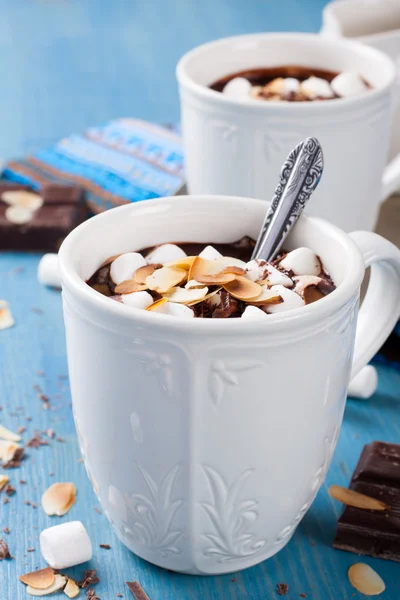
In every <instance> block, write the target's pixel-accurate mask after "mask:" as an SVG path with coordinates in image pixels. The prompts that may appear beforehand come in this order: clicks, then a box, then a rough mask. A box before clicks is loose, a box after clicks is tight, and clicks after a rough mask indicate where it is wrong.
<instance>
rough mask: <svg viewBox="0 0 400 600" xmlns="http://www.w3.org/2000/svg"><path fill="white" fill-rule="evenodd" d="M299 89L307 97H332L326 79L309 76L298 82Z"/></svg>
mask: <svg viewBox="0 0 400 600" xmlns="http://www.w3.org/2000/svg"><path fill="white" fill-rule="evenodd" d="M300 90H301V91H302V92H303V93H304V94H305V95H306V96H308V97H309V98H332V97H333V96H334V93H333V91H332V88H331V86H330V84H329V83H328V82H327V81H326V79H321V77H314V76H311V77H309V79H305V80H304V81H302V82H301V84H300Z"/></svg>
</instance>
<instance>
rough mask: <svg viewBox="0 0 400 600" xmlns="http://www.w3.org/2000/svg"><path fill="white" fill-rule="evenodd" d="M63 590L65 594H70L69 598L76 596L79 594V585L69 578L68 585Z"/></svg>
mask: <svg viewBox="0 0 400 600" xmlns="http://www.w3.org/2000/svg"><path fill="white" fill-rule="evenodd" d="M63 591H64V594H66V595H67V596H68V598H76V597H77V595H78V594H79V587H78V585H77V584H76V583H75V581H74V580H73V579H70V578H68V581H67V585H66V586H65V588H64V590H63Z"/></svg>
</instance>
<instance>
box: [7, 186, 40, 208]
mask: <svg viewBox="0 0 400 600" xmlns="http://www.w3.org/2000/svg"><path fill="white" fill-rule="evenodd" d="M1 199H2V200H3V201H4V202H5V203H6V204H9V205H10V206H22V207H24V208H28V209H29V210H38V209H39V208H41V207H42V206H43V198H42V196H39V194H35V193H34V192H28V191H26V190H9V191H8V192H3V193H2V195H1Z"/></svg>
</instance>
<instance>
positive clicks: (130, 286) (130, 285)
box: [114, 279, 147, 294]
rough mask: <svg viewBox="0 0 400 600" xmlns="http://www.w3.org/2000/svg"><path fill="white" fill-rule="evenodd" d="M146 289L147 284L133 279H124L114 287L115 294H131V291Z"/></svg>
mask: <svg viewBox="0 0 400 600" xmlns="http://www.w3.org/2000/svg"><path fill="white" fill-rule="evenodd" d="M145 290H147V285H141V284H139V283H137V282H136V281H135V280H134V279H126V280H125V281H123V282H122V283H120V284H119V285H117V286H116V287H115V290H114V292H115V293H116V294H133V292H144V291H145Z"/></svg>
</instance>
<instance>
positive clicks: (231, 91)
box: [222, 77, 251, 100]
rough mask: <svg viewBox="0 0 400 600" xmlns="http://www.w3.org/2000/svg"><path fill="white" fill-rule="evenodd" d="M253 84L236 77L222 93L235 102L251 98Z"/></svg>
mask: <svg viewBox="0 0 400 600" xmlns="http://www.w3.org/2000/svg"><path fill="white" fill-rule="evenodd" d="M250 90H251V83H250V81H248V80H247V79H245V78H244V77H234V78H233V79H231V80H230V81H228V83H227V84H226V86H225V87H224V89H223V90H222V93H223V94H225V95H226V96H228V98H232V99H233V100H243V99H244V98H248V97H249V96H250Z"/></svg>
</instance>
